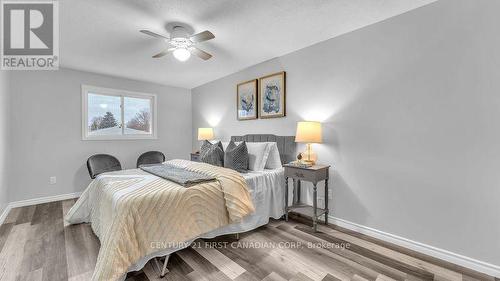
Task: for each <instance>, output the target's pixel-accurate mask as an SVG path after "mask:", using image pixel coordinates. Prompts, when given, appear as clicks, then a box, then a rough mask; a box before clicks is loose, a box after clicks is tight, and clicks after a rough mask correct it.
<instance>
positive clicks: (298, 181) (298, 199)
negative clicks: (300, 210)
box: [297, 180, 302, 203]
mask: <svg viewBox="0 0 500 281" xmlns="http://www.w3.org/2000/svg"><path fill="white" fill-rule="evenodd" d="M301 182H302V181H301V180H297V203H300V190H301V188H300V187H301Z"/></svg>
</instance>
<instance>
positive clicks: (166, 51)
mask: <svg viewBox="0 0 500 281" xmlns="http://www.w3.org/2000/svg"><path fill="white" fill-rule="evenodd" d="M173 50H175V48H170V49H167V50H164V51H162V52H160V53H158V54H156V55H154V56H153V58H154V59H157V58H161V57H163V56H165V55H167V54H168V53H170V52H172V51H173Z"/></svg>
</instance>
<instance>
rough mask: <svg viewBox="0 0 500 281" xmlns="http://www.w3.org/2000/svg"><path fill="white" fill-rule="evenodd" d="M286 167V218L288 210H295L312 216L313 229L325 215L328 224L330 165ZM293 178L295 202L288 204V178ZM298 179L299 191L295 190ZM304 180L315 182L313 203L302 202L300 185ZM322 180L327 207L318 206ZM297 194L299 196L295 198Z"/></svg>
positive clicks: (287, 165)
mask: <svg viewBox="0 0 500 281" xmlns="http://www.w3.org/2000/svg"><path fill="white" fill-rule="evenodd" d="M283 167H285V186H286V188H285V219H286V220H287V221H288V212H289V211H294V212H297V213H299V214H303V215H306V216H308V217H311V218H312V221H313V229H314V232H316V228H317V221H318V218H319V217H321V216H322V215H325V224H328V178H329V169H330V166H329V165H328V166H327V165H314V166H312V167H308V168H301V167H297V166H294V165H290V164H285V165H283ZM289 178H292V179H293V183H294V185H293V188H294V192H293V204H292V206H288V179H289ZM296 181H297V191H295V182H296ZM302 181H308V182H311V183H312V184H313V205H312V206H309V205H306V204H300V203H299V202H300V185H301V182H302ZM320 181H325V208H324V209H320V208H318V194H317V184H318V182H320ZM295 195H297V197H298V198H295Z"/></svg>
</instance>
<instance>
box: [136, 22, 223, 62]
mask: <svg viewBox="0 0 500 281" xmlns="http://www.w3.org/2000/svg"><path fill="white" fill-rule="evenodd" d="M140 32H142V33H144V34H147V35H149V36H153V37H155V38H159V39H163V40H165V42H167V44H168V45H169V46H170V48H168V49H166V50H164V51H162V52H160V53H158V54H156V55H154V56H153V58H155V59H157V58H161V57H163V56H165V55H167V54H169V53H172V54H173V55H174V57H175V58H176V59H178V60H180V61H186V60H188V59H189V57H191V54H193V55H195V56H198V57H200V58H201V59H203V60H208V59H210V58H211V57H212V55H211V54H209V53H207V52H205V51H203V50H200V49H198V48H197V47H196V45H197V44H198V43H201V42H205V41H208V40H211V39H214V38H215V36H214V35H213V34H212V32H210V31H208V30H205V31H203V32H200V33H197V34H194V35H191V36H190V35H189V34H188V32H187V31H186V29H185V28H184V27H182V26H174V28H173V30H172V32H171V33H170V37H167V36H164V35H161V34H158V33H155V32H152V31H149V30H144V29H143V30H140Z"/></svg>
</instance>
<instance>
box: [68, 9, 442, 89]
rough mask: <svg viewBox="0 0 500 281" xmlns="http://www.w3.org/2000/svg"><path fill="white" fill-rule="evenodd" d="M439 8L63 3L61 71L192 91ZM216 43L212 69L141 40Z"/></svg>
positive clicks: (210, 48) (210, 47)
mask: <svg viewBox="0 0 500 281" xmlns="http://www.w3.org/2000/svg"><path fill="white" fill-rule="evenodd" d="M434 1H435V0H376V1H375V0H64V1H59V3H60V22H61V23H60V30H61V36H60V58H61V66H62V67H68V68H73V69H80V70H85V71H91V72H96V73H102V74H109V75H114V76H120V77H126V78H131V79H136V80H144V81H150V82H156V83H160V84H166V85H172V86H179V87H184V88H193V87H196V86H199V85H202V84H204V83H207V82H210V81H212V80H215V79H217V78H220V77H223V76H226V75H228V74H231V73H233V72H236V71H239V70H242V69H244V68H246V67H249V66H251V65H254V64H257V63H260V62H263V61H266V60H269V59H271V58H274V57H277V56H281V55H284V54H287V53H290V52H293V51H295V50H298V49H301V48H304V47H307V46H310V45H312V44H315V43H318V42H321V41H324V40H327V39H330V38H332V37H335V36H338V35H341V34H344V33H347V32H350V31H353V30H355V29H358V28H361V27H364V26H367V25H370V24H373V23H376V22H379V21H381V20H384V19H387V18H390V17H393V16H395V15H398V14H401V13H404V12H407V11H409V10H412V9H415V8H418V7H420V6H423V5H426V4H428V3H431V2H434ZM174 22H178V23H182V24H183V25H184V26H186V27H187V28H188V29H190V30H191V31H193V32H201V31H203V30H210V31H212V32H213V33H214V34H215V36H216V38H215V39H214V40H211V41H208V42H205V43H202V44H201V45H199V47H200V48H202V49H204V50H206V51H207V52H209V53H211V54H213V55H214V58H212V59H211V60H209V61H202V60H201V59H198V58H197V57H192V58H191V59H190V60H189V61H187V62H179V61H177V60H175V59H174V58H173V57H172V56H171V55H170V56H166V57H164V58H162V59H152V58H151V56H152V55H153V54H156V53H158V52H159V51H161V50H162V49H163V48H164V47H165V43H164V42H162V41H160V40H158V39H154V38H151V37H148V36H146V35H144V34H141V33H139V32H138V31H139V30H140V29H144V28H146V29H150V30H153V31H156V32H160V33H165V34H167V35H168V32H167V31H165V28H169V27H171V26H172V23H174Z"/></svg>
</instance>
